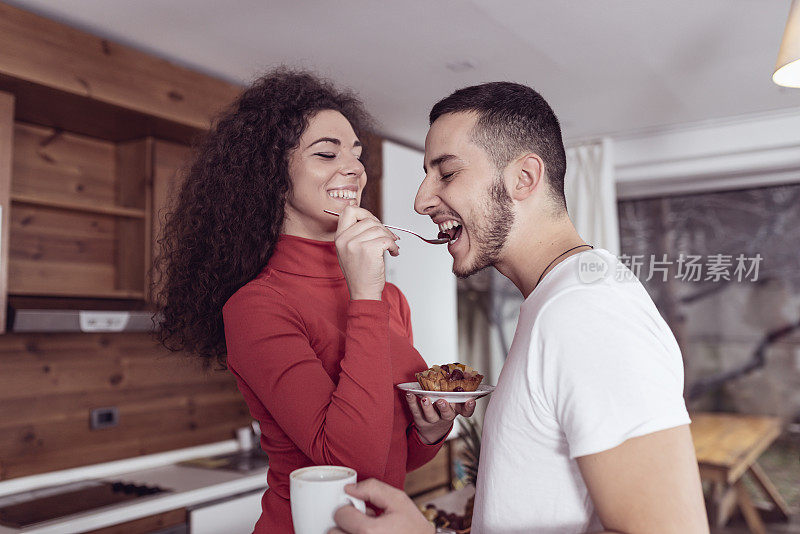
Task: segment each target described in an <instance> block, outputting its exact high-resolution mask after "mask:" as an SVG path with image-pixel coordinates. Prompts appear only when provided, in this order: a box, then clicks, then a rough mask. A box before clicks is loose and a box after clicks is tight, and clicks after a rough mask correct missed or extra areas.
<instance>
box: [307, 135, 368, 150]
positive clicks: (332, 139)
mask: <svg viewBox="0 0 800 534" xmlns="http://www.w3.org/2000/svg"><path fill="white" fill-rule="evenodd" d="M317 143H333V144H334V145H336V146H341V145H342V142H341V141H340V140H338V139H336V138H335V137H320V138H319V139H317V140H316V141H314V142H313V143H311V144H310V145H308V146H307V147H306V148H311V147H312V146H314V145H316V144H317ZM353 146H354V147H360V146H363V145H362V144H361V141H359V140H358V139H356V140H355V141H353Z"/></svg>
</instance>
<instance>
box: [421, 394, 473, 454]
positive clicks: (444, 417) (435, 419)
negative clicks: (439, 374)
mask: <svg viewBox="0 0 800 534" xmlns="http://www.w3.org/2000/svg"><path fill="white" fill-rule="evenodd" d="M406 402H407V403H408V409H409V410H410V411H411V416H412V417H413V418H414V426H416V427H417V432H418V433H419V437H420V438H422V441H423V442H425V443H427V444H428V445H430V444H431V443H436V442H437V441H439V440H440V439H442V438H443V437H444V436H445V435H447V434H448V433H449V432H450V429H451V428H453V420H454V419H455V418H456V416H457V415H461V416H464V417H472V414H473V413H475V400H474V399H472V400H469V401H467V402H464V403H461V404H450V403H449V402H447V401H445V400H443V399H440V400H438V401H436V403H435V404H432V403H431V401H430V399H428V398H427V397H424V398H422V399H420V398H418V397H417V396H416V395H414V394H413V393H406ZM434 406H436V408H434Z"/></svg>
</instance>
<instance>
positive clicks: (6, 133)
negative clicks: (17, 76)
mask: <svg viewBox="0 0 800 534" xmlns="http://www.w3.org/2000/svg"><path fill="white" fill-rule="evenodd" d="M13 145H14V95H12V94H9V93H3V92H0V333H2V332H5V331H6V295H7V293H8V236H9V232H8V228H9V218H8V215H9V212H10V211H11V210H10V204H11V199H10V195H11V154H12V150H13Z"/></svg>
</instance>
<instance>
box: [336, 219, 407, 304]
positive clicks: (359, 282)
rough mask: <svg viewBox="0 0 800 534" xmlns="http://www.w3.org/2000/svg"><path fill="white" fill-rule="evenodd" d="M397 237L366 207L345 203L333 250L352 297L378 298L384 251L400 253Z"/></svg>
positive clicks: (382, 274) (381, 289) (395, 254)
mask: <svg viewBox="0 0 800 534" xmlns="http://www.w3.org/2000/svg"><path fill="white" fill-rule="evenodd" d="M397 239H399V238H398V237H397V236H396V235H394V234H393V233H392V232H390V231H389V230H388V229H387V228H386V227H385V226H383V225H382V224H381V222H380V221H379V220H378V219H377V218H376V217H375V216H374V215H372V214H371V213H370V212H369V211H367V210H365V209H363V208H359V207H357V206H346V207H345V208H344V211H342V213H341V215H339V225H338V227H337V228H336V237H334V242H335V243H336V254H337V256H338V257H339V265H340V266H341V267H342V272H343V273H344V277H345V279H346V280H347V287H348V289H349V290H350V298H351V299H353V300H362V299H364V300H380V299H381V294H382V293H383V287H384V286H385V285H386V265H385V264H384V260H383V253H384V252H386V251H387V250H388V251H389V254H391V255H392V256H397V255H398V254H399V253H400V248H399V247H398V246H397V243H395V241H396V240H397Z"/></svg>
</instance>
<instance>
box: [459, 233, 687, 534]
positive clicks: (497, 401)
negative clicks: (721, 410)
mask: <svg viewBox="0 0 800 534" xmlns="http://www.w3.org/2000/svg"><path fill="white" fill-rule="evenodd" d="M603 264H605V267H604V268H605V269H606V275H605V276H601V277H600V279H599V280H594V281H593V282H589V281H588V280H592V279H594V278H597V277H598V275H597V272H598V270H597V269H598V265H600V266H601V267H602V265H603ZM581 269H583V270H581ZM623 277H624V278H625V279H624V280H621V279H620V278H623ZM689 422H690V421H689V415H688V413H687V412H686V405H685V403H684V400H683V362H682V359H681V353H680V349H679V348H678V344H677V342H676V341H675V338H674V336H673V335H672V332H671V331H670V329H669V327H668V326H667V324H666V323H665V322H664V320H663V319H662V318H661V315H660V314H659V313H658V310H657V309H656V307H655V304H653V301H652V300H651V299H650V296H649V295H648V294H647V292H646V291H645V289H644V287H643V286H642V285H641V283H639V281H638V280H636V278H635V277H634V276H633V274H632V273H631V272H630V270H628V269H627V268H626V267H625V266H624V265H622V264H621V263H620V262H619V261H618V260H617V258H616V257H615V256H614V255H613V254H610V253H609V252H608V251H605V250H601V249H596V250H593V251H592V250H590V251H586V252H582V253H580V254H576V255H574V256H570V257H569V258H567V259H566V260H564V261H562V262H561V263H559V264H558V265H556V266H555V268H554V269H553V270H552V271H550V273H549V274H548V275H547V276H545V278H544V279H543V280H542V282H541V283H540V285H539V287H537V288H536V289H535V291H533V293H531V294H530V295H529V296H528V298H527V299H526V300H525V302H523V303H522V306H521V308H520V317H519V323H518V324H517V330H516V332H515V334H514V341H513V343H512V344H511V349H510V350H509V353H508V358H507V360H506V362H505V364H504V366H503V371H502V372H501V373H500V378H499V380H498V384H497V389H496V390H495V392H494V393H493V394H492V396H491V397H490V402H489V406H488V408H487V411H486V417H485V421H484V427H483V437H482V445H481V455H480V466H479V470H478V481H477V491H476V497H475V512H474V517H473V523H472V525H473V526H472V532H473V534H523V533H525V534H527V533H532V532H535V533H541V534H555V533H558V534H562V533H577V532H580V533H583V532H593V531H599V530H602V525H601V523H600V521H599V519H598V517H597V514H596V513H595V510H594V505H593V503H592V500H591V498H590V496H589V493H588V490H587V488H586V485H585V484H584V482H583V478H582V477H581V473H580V470H579V469H578V464H577V462H576V458H578V457H580V456H585V455H588V454H594V453H597V452H601V451H605V450H608V449H612V448H614V447H616V446H617V445H620V444H621V443H622V442H624V441H625V440H627V439H629V438H633V437H637V436H642V435H645V434H650V433H652V432H656V431H658V430H664V429H667V428H672V427H676V426H680V425H685V424H689Z"/></svg>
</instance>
